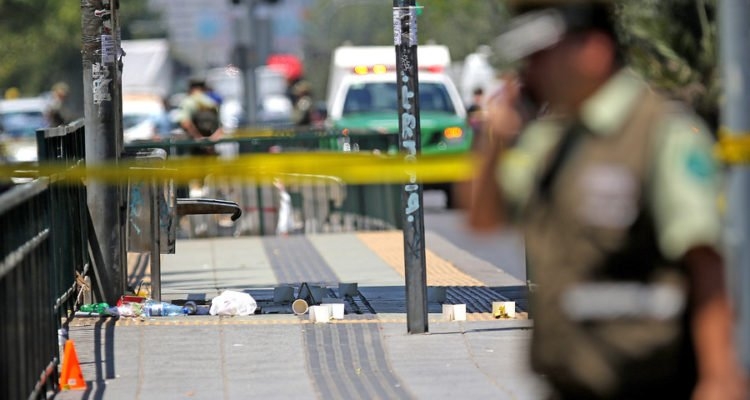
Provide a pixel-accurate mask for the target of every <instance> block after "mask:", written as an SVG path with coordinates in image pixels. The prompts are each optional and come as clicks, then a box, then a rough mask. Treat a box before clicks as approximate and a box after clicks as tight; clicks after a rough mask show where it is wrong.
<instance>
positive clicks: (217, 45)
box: [150, 0, 312, 71]
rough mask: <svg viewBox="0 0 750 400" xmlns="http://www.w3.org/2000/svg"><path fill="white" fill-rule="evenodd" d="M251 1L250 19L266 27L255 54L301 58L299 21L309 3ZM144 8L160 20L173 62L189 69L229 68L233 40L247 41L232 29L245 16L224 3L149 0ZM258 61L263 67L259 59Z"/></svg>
mask: <svg viewBox="0 0 750 400" xmlns="http://www.w3.org/2000/svg"><path fill="white" fill-rule="evenodd" d="M244 1H245V2H248V1H249V0H244ZM254 1H255V2H256V4H257V6H256V7H255V17H256V18H259V19H262V20H265V19H267V20H268V22H269V24H270V28H269V31H270V34H269V35H268V37H267V38H265V37H261V38H260V41H262V42H264V43H261V44H260V50H263V51H265V52H268V53H277V52H281V53H292V54H298V55H301V54H302V50H303V40H304V36H303V29H304V23H305V22H304V18H305V13H306V10H307V8H308V7H310V6H311V4H312V0H280V1H279V2H278V3H277V4H276V5H273V6H268V5H265V4H263V3H261V2H260V1H259V0H254ZM246 4H248V3H246ZM150 5H151V7H152V8H153V9H154V10H157V11H160V12H161V13H162V15H163V18H164V22H165V24H166V26H167V31H168V36H169V41H170V44H171V46H172V51H173V54H174V56H175V58H177V59H178V60H179V61H181V62H183V63H185V64H188V65H190V66H191V67H192V68H193V69H195V70H201V71H205V70H208V69H210V68H212V67H218V66H225V65H227V64H229V63H231V62H232V61H233V51H234V48H235V46H236V44H237V43H238V41H241V40H243V39H244V40H246V41H249V40H252V39H253V38H252V36H251V35H252V33H251V32H250V30H249V29H247V27H243V28H240V29H236V28H235V24H234V21H242V20H243V18H247V17H248V16H249V12H248V13H247V14H248V15H244V14H243V15H237V14H238V13H237V11H238V8H237V7H236V6H233V5H232V3H231V1H230V0H180V1H173V0H150ZM245 21H247V19H245ZM243 25H246V24H243ZM238 36H246V37H245V38H241V37H238ZM258 61H259V64H263V63H264V61H265V60H258Z"/></svg>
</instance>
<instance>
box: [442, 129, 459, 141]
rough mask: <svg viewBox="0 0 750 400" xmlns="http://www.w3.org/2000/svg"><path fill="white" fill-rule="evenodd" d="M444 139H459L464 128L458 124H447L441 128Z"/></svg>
mask: <svg viewBox="0 0 750 400" xmlns="http://www.w3.org/2000/svg"><path fill="white" fill-rule="evenodd" d="M443 136H445V138H446V139H460V138H461V137H463V136H464V130H463V129H461V127H459V126H449V127H447V128H445V129H444V130H443Z"/></svg>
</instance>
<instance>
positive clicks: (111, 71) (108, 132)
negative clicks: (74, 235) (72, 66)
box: [81, 0, 127, 303]
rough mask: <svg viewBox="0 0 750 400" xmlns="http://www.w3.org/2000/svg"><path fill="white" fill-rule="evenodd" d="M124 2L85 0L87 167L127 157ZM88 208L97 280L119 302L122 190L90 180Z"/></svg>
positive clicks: (122, 261)
mask: <svg viewBox="0 0 750 400" xmlns="http://www.w3.org/2000/svg"><path fill="white" fill-rule="evenodd" d="M119 8H120V1H119V0H82V1H81V33H82V57H83V100H84V118H85V125H86V135H85V146H86V164H87V165H89V166H92V165H97V164H106V163H116V162H117V161H118V160H119V159H120V156H121V154H122V153H123V137H122V93H121V91H122V90H121V88H122V81H121V79H120V77H121V73H122V71H121V66H122V58H121V56H122V54H123V53H122V51H121V50H120V26H119V17H118V15H119ZM86 190H87V193H88V208H89V210H90V212H91V220H92V223H93V228H94V232H90V234H93V235H95V236H96V238H97V241H98V243H99V247H100V249H101V252H102V257H103V263H102V266H103V270H102V271H97V275H98V276H100V277H102V278H103V280H105V281H107V282H111V285H105V286H107V287H102V290H104V291H105V296H106V298H105V299H101V300H103V301H107V302H110V303H114V302H116V301H117V298H118V294H119V293H124V292H125V290H126V284H127V280H126V274H127V271H126V268H125V262H126V251H125V240H124V238H125V227H126V224H125V223H124V222H123V221H122V220H121V218H122V217H121V212H120V210H123V209H125V197H126V196H125V195H124V190H123V188H122V187H121V186H119V185H115V184H112V183H111V182H102V181H96V180H90V181H88V182H87V183H86Z"/></svg>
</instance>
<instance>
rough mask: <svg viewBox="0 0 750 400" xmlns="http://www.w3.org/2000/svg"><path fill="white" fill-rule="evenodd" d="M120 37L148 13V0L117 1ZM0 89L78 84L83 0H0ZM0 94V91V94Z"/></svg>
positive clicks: (31, 91)
mask: <svg viewBox="0 0 750 400" xmlns="http://www.w3.org/2000/svg"><path fill="white" fill-rule="evenodd" d="M121 4H122V5H121V8H122V13H121V16H120V22H121V25H122V26H123V30H122V31H123V36H126V35H131V33H130V29H129V28H128V27H129V26H130V24H131V22H132V21H134V20H136V19H138V18H143V16H144V15H145V16H147V17H149V16H150V17H151V18H154V17H153V15H152V14H148V13H147V7H146V4H147V0H128V1H127V2H125V1H123V2H121ZM0 37H2V45H1V46H0V90H2V91H4V90H5V89H7V88H10V87H16V88H18V89H19V91H20V92H21V95H23V96H35V95H37V94H39V93H42V92H44V91H46V90H48V89H49V88H50V86H51V85H52V84H53V83H54V82H56V81H66V82H68V83H70V84H71V87H72V88H73V91H74V93H73V94H74V95H75V94H76V93H75V92H76V89H77V88H79V87H80V86H81V85H82V82H81V80H82V75H83V71H82V69H81V68H82V67H81V64H82V58H81V0H0ZM1 95H2V93H0V96H1Z"/></svg>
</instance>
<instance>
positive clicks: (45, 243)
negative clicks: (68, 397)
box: [0, 121, 92, 399]
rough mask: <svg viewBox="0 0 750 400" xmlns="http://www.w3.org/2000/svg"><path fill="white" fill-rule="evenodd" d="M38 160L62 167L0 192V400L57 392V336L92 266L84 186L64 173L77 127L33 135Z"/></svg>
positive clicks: (74, 159)
mask: <svg viewBox="0 0 750 400" xmlns="http://www.w3.org/2000/svg"><path fill="white" fill-rule="evenodd" d="M37 145H38V154H39V161H40V162H50V161H54V162H56V163H60V164H62V165H65V166H67V169H66V170H64V171H62V172H60V173H58V174H55V175H51V176H45V177H36V179H34V180H32V181H31V182H27V183H21V184H18V185H15V186H13V187H11V188H10V189H8V190H6V191H4V192H3V193H2V194H0V301H1V303H0V307H1V309H2V310H3V311H2V312H0V332H1V333H0V368H1V369H0V398H3V399H22V398H46V396H47V392H48V391H49V390H55V389H56V388H57V365H58V363H59V357H60V348H59V346H58V335H59V334H60V332H61V329H64V328H66V327H67V325H68V323H69V319H68V318H69V316H71V315H72V314H73V310H74V305H75V301H76V297H77V295H78V294H79V293H80V292H81V290H82V286H81V285H80V284H79V282H85V281H86V277H87V276H89V274H90V271H92V268H91V262H90V253H89V247H88V229H89V228H88V226H89V224H88V211H87V210H88V208H87V206H86V189H85V186H84V184H83V182H78V183H75V182H70V181H65V179H64V176H63V175H64V174H65V173H66V172H69V171H70V169H71V168H82V167H83V164H84V159H85V154H84V128H83V122H82V121H77V122H75V123H73V124H70V125H68V126H64V127H58V128H50V129H43V130H40V131H38V132H37Z"/></svg>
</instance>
